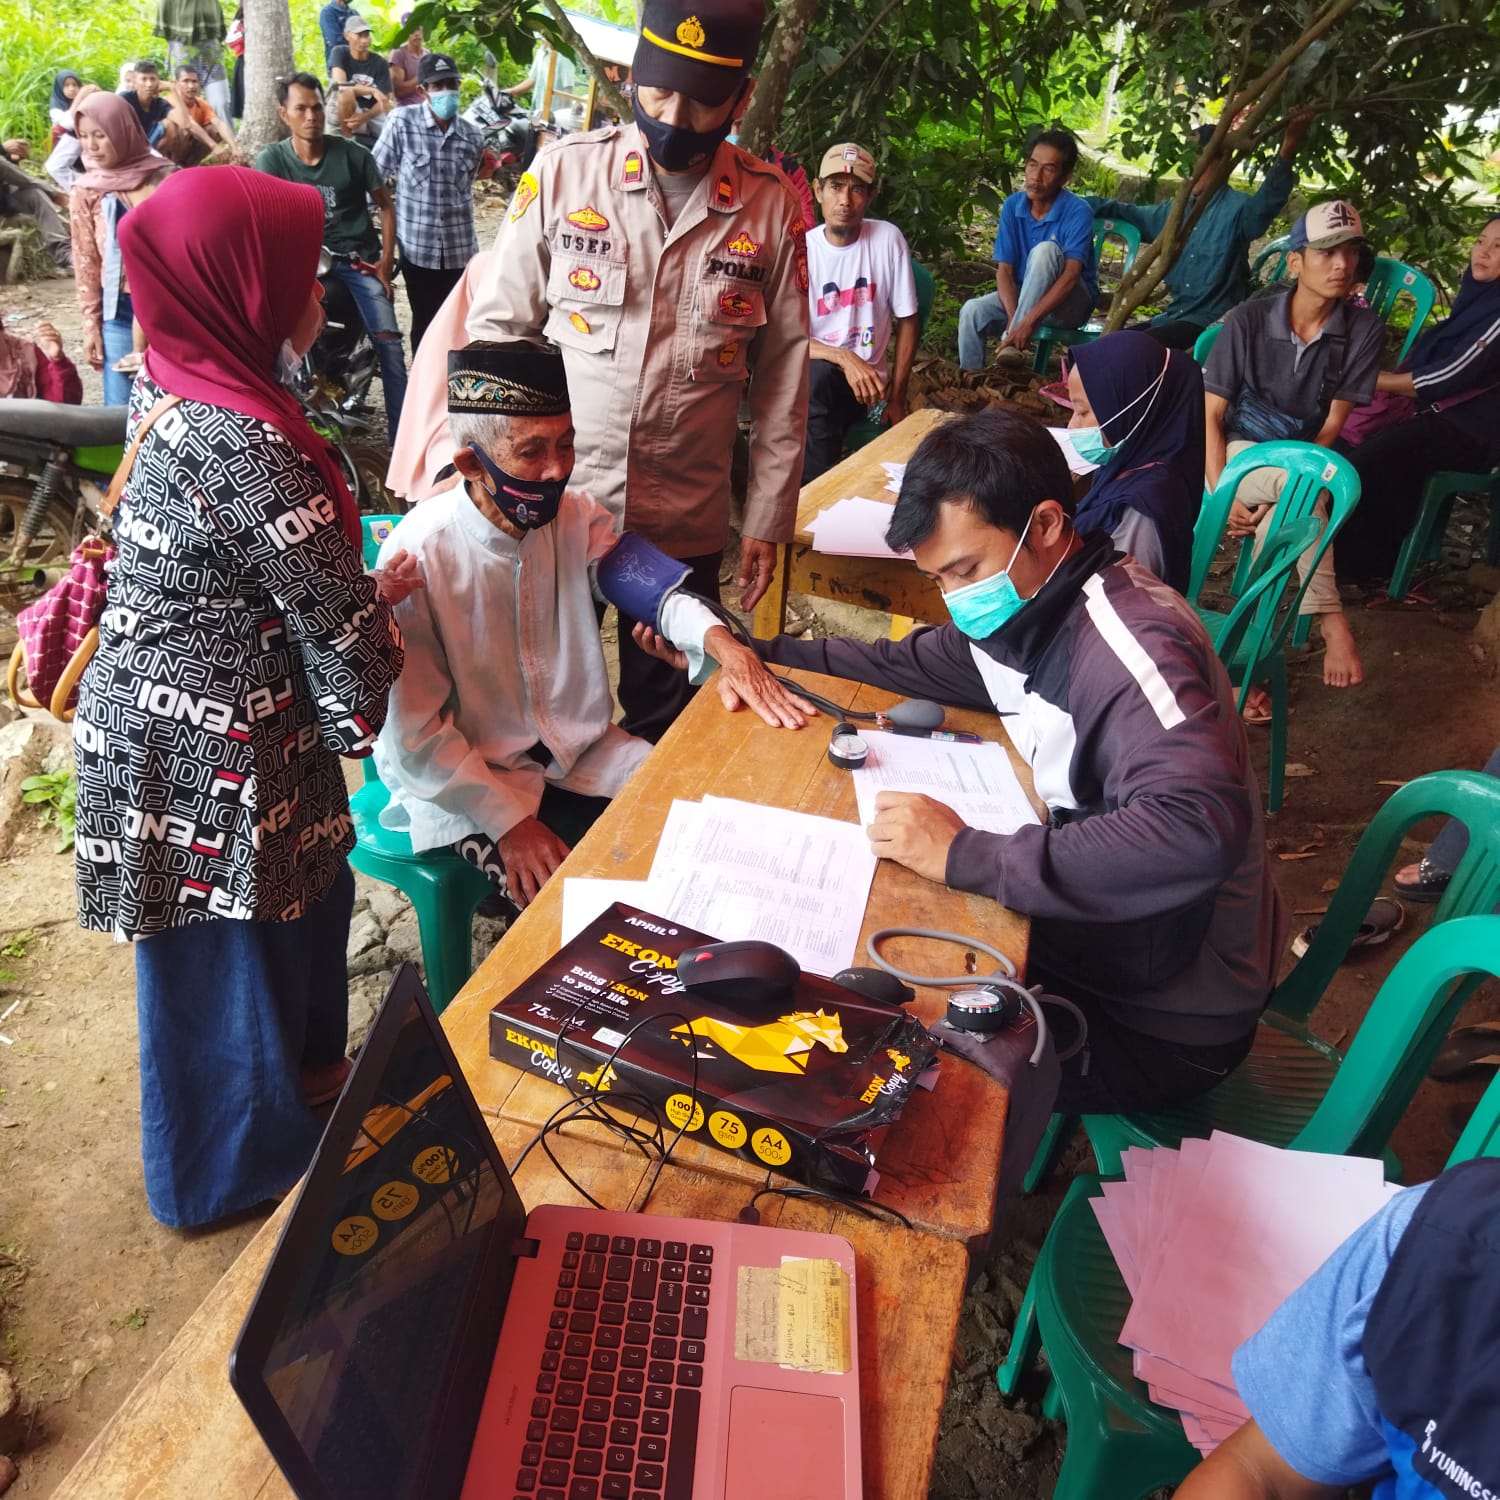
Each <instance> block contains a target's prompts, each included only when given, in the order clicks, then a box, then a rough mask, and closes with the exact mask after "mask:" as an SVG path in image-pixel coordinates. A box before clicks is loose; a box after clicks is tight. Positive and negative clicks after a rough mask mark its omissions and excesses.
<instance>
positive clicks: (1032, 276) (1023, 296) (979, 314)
mask: <svg viewBox="0 0 1500 1500" xmlns="http://www.w3.org/2000/svg"><path fill="white" fill-rule="evenodd" d="M1066 261H1067V257H1066V256H1065V255H1064V254H1063V253H1062V247H1061V246H1059V245H1054V244H1052V243H1051V242H1050V241H1049V242H1048V243H1046V244H1043V245H1038V246H1037V247H1036V249H1035V250H1033V251H1032V252H1031V254H1030V255H1028V256H1027V257H1026V274H1025V275H1024V276H1023V277H1022V278H1021V289H1020V291H1019V292H1018V293H1017V294H1016V316H1017V317H1018V318H1024V317H1025V316H1026V315H1027V314H1028V313H1029V312H1030V311H1031V309H1032V308H1034V307H1035V306H1036V305H1037V303H1038V302H1040V301H1041V300H1042V298H1043V297H1045V296H1046V295H1047V293H1048V292H1049V291H1051V290H1052V283H1053V282H1054V281H1056V280H1057V278H1058V277H1059V276H1061V275H1062V273H1063V266H1064V264H1065V263H1066ZM1093 310H1094V303H1093V299H1092V298H1091V297H1090V296H1089V294H1088V289H1087V288H1086V287H1085V286H1084V285H1083V284H1082V282H1080V283H1079V284H1078V285H1077V286H1075V287H1074V288H1073V290H1072V291H1071V292H1069V293H1068V295H1067V296H1066V297H1064V298H1063V302H1062V306H1061V307H1054V308H1053V309H1052V311H1051V312H1050V313H1048V314H1047V318H1046V321H1047V322H1048V323H1051V324H1053V325H1054V326H1056V327H1058V328H1077V327H1078V326H1079V325H1080V324H1081V323H1083V322H1084V320H1085V319H1086V318H1087V317H1088V315H1089V314H1090V313H1091V312H1093ZM1008 321H1009V319H1008V318H1007V317H1006V312H1005V304H1004V303H1003V302H1001V300H1000V293H999V292H988V293H986V294H985V295H984V296H983V297H970V298H969V300H968V301H967V302H965V303H964V305H963V306H962V307H961V308H960V309H959V311H958V366H959V368H960V369H961V370H982V369H983V368H984V367H985V365H986V364H987V363H988V359H987V357H986V355H985V347H984V344H985V340H986V339H987V338H990V337H992V336H998V335H1000V334H1002V333H1004V332H1005V325H1006V323H1007V322H1008Z"/></svg>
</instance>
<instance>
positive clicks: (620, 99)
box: [542, 0, 630, 120]
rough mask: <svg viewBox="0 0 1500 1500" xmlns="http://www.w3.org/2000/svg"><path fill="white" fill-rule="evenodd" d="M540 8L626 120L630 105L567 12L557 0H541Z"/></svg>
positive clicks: (601, 91)
mask: <svg viewBox="0 0 1500 1500" xmlns="http://www.w3.org/2000/svg"><path fill="white" fill-rule="evenodd" d="M542 9H543V10H545V11H546V12H547V14H548V15H549V16H551V17H552V19H553V21H555V22H556V23H557V27H558V29H559V30H560V31H561V32H562V34H563V35H564V36H565V37H567V39H568V45H569V46H570V47H572V49H573V51H574V55H575V56H577V57H578V59H579V60H580V61H581V62H582V63H583V65H584V67H586V68H587V69H588V70H589V72H590V73H592V74H593V75H594V79H595V81H596V82H597V83H598V85H599V92H600V93H601V94H603V95H604V97H605V99H606V101H607V102H608V103H609V106H610V108H611V109H612V110H614V112H615V113H616V114H617V115H619V117H620V118H621V119H622V120H628V119H629V118H630V106H629V104H627V103H626V102H625V96H624V95H623V94H622V93H621V92H620V90H619V88H618V86H617V85H616V84H614V83H613V82H611V81H610V79H609V78H607V77H606V76H605V72H604V64H603V63H601V62H600V61H599V59H598V58H597V57H595V56H594V54H593V53H592V52H591V51H589V47H588V43H587V42H585V41H584V39H583V38H582V37H581V36H579V35H578V30H577V28H576V27H575V26H574V25H573V23H572V22H571V21H570V20H569V19H568V17H567V12H565V11H564V10H563V8H562V6H560V5H559V4H558V3H557V0H542Z"/></svg>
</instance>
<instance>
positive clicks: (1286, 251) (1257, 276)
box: [1250, 234, 1292, 286]
mask: <svg viewBox="0 0 1500 1500" xmlns="http://www.w3.org/2000/svg"><path fill="white" fill-rule="evenodd" d="M1291 252H1292V237H1291V235H1289V234H1284V235H1282V236H1281V237H1280V238H1279V239H1274V240H1270V241H1268V242H1267V243H1266V244H1265V245H1263V246H1262V247H1261V252H1260V254H1259V255H1257V256H1256V257H1255V264H1254V265H1253V266H1251V268H1250V284H1251V286H1272V285H1274V284H1275V283H1276V282H1278V281H1281V280H1282V279H1283V278H1284V277H1285V276H1286V258H1287V256H1288V255H1290V254H1291ZM1267 264H1269V265H1270V270H1269V271H1268V272H1267V274H1266V275H1264V276H1262V275H1261V267H1262V266H1265V265H1267Z"/></svg>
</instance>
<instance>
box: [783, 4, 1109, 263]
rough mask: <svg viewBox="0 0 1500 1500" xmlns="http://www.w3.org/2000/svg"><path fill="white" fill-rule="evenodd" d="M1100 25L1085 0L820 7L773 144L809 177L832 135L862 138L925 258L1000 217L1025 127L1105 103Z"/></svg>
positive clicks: (1083, 119)
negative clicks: (1085, 6) (1085, 9)
mask: <svg viewBox="0 0 1500 1500" xmlns="http://www.w3.org/2000/svg"><path fill="white" fill-rule="evenodd" d="M1101 9H1102V7H1101ZM1098 34H1099V33H1098V28H1097V27H1096V25H1095V24H1094V23H1093V22H1091V21H1090V20H1089V19H1088V18H1087V16H1086V15H1085V13H1084V12H1083V9H1082V4H1081V0H1067V3H1065V4H1062V5H1059V4H1057V3H1055V0H1036V3H1032V0H909V3H901V4H897V3H895V0H851V3H848V4H843V5H836V6H833V5H825V6H820V7H819V10H818V13H817V15H816V16H815V18H814V20H813V23H812V26H811V28H810V30H809V33H808V40H807V44H806V46H805V48H804V49H803V54H802V59H801V61H800V63H799V65H798V67H797V69H796V71H795V72H794V73H793V75H792V84H791V90H790V93H789V95H788V98H787V104H786V107H785V108H784V109H783V111H782V115H781V123H780V126H779V128H778V130H777V132H776V144H777V145H778V146H779V147H781V149H782V150H783V151H788V152H791V153H793V154H795V155H796V156H798V157H799V158H800V159H801V160H802V162H803V163H804V165H806V166H807V167H808V169H809V171H810V172H811V171H816V169H817V163H818V160H819V158H820V157H821V156H822V153H823V151H824V150H825V149H826V148H827V147H828V146H829V145H830V144H832V143H833V142H835V141H841V140H857V141H861V142H863V143H864V144H865V145H867V146H868V147H869V148H870V149H871V150H872V151H873V152H874V154H875V156H876V159H877V160H878V161H879V162H880V165H881V173H882V188H881V197H880V199H879V202H878V207H877V208H876V209H875V212H876V213H877V214H878V215H879V216H880V217H882V218H888V219H891V220H892V221H893V222H895V223H897V224H899V225H900V226H901V228H902V231H903V232H904V233H905V234H906V237H907V239H908V240H909V241H910V242H911V245H912V247H913V249H914V250H916V251H917V253H918V254H919V255H925V256H928V257H929V258H931V257H935V256H937V255H938V254H940V253H943V252H954V251H958V250H960V249H962V248H963V244H964V234H965V230H966V229H970V228H971V227H973V226H974V225H975V224H976V222H977V223H979V224H982V225H992V224H993V221H994V218H995V215H996V214H997V213H998V211H999V206H1000V203H1001V200H1002V199H1003V198H1004V197H1005V195H1006V194H1007V193H1008V192H1009V191H1010V190H1011V187H1012V182H1013V178H1014V176H1015V174H1016V173H1017V172H1018V171H1019V168H1020V165H1021V162H1022V160H1023V158H1024V156H1025V151H1026V146H1027V143H1028V139H1029V137H1030V136H1031V134H1032V133H1033V132H1035V131H1036V130H1038V129H1042V128H1044V127H1046V126H1050V125H1063V126H1067V127H1069V128H1074V129H1076V128H1078V127H1079V126H1080V124H1083V123H1087V120H1088V119H1089V118H1091V117H1092V116H1093V115H1094V114H1095V113H1096V112H1097V105H1096V104H1095V102H1094V101H1096V100H1097V99H1098V98H1100V97H1101V96H1102V91H1103V86H1104V80H1105V77H1106V76H1107V74H1108V71H1109V58H1108V56H1107V54H1106V53H1105V51H1104V49H1103V48H1102V46H1100V45H1099V42H1098V40H1097V37H1098Z"/></svg>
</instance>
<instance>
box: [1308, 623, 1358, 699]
mask: <svg viewBox="0 0 1500 1500" xmlns="http://www.w3.org/2000/svg"><path fill="white" fill-rule="evenodd" d="M1318 624H1319V625H1320V626H1321V627H1322V631H1323V644H1324V646H1325V647H1327V650H1326V652H1325V653H1324V656H1323V681H1324V682H1325V683H1327V685H1328V686H1329V687H1356V686H1358V685H1359V684H1360V683H1361V682H1363V681H1364V680H1365V669H1364V668H1363V667H1362V666H1361V665H1360V662H1359V652H1358V650H1357V649H1356V648H1355V645H1354V632H1353V631H1352V630H1350V629H1349V620H1348V617H1347V616H1346V615H1344V614H1343V613H1339V614H1334V615H1319V616H1318Z"/></svg>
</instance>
